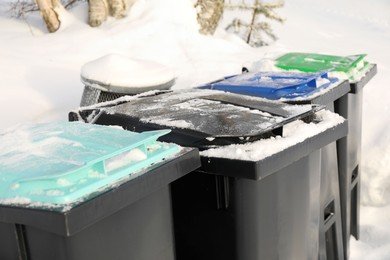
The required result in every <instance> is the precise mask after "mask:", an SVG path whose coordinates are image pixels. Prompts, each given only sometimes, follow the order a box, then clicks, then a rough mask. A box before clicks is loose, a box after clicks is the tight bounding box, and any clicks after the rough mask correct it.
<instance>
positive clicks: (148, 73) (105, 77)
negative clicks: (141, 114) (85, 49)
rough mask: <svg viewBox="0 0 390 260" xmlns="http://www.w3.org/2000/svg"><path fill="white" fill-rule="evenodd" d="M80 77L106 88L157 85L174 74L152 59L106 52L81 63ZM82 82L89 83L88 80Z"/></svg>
mask: <svg viewBox="0 0 390 260" xmlns="http://www.w3.org/2000/svg"><path fill="white" fill-rule="evenodd" d="M81 77H83V78H84V79H87V80H93V81H95V82H99V84H100V87H101V88H103V89H104V90H107V89H108V88H110V86H115V87H124V88H142V87H149V86H158V85H162V84H165V83H167V82H169V81H172V80H173V79H174V78H175V74H174V71H173V70H172V69H170V68H169V67H167V66H164V65H162V64H159V63H157V62H154V61H148V60H139V59H130V58H127V57H126V56H123V55H119V54H108V55H105V56H103V57H101V58H98V59H96V60H93V61H90V62H87V63H86V64H85V65H83V66H82V67H81ZM84 83H85V84H86V85H91V84H90V83H89V82H88V81H85V82H84ZM98 87H99V86H98Z"/></svg>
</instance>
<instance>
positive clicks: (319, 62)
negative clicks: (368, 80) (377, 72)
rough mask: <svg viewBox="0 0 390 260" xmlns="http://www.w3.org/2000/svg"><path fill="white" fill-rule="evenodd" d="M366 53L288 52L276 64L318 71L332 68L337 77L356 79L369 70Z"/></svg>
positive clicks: (283, 67) (294, 68)
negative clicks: (338, 54) (365, 59)
mask: <svg viewBox="0 0 390 260" xmlns="http://www.w3.org/2000/svg"><path fill="white" fill-rule="evenodd" d="M365 56H366V54H357V55H350V56H333V55H325V54H318V53H299V52H291V53H287V54H285V55H283V56H281V57H279V58H277V59H276V63H275V65H276V66H277V67H279V68H281V69H285V70H299V71H304V72H318V71H322V70H328V69H332V74H334V73H337V74H336V75H337V77H339V78H343V79H349V80H351V81H355V80H356V78H358V77H360V75H361V74H362V73H364V72H365V71H367V69H368V68H369V63H368V62H366V61H364V57H365Z"/></svg>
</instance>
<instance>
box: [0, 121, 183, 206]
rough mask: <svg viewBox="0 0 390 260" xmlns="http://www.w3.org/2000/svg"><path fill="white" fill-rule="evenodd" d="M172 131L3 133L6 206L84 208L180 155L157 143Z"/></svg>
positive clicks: (0, 150) (36, 129)
mask: <svg viewBox="0 0 390 260" xmlns="http://www.w3.org/2000/svg"><path fill="white" fill-rule="evenodd" d="M169 132H170V130H160V131H150V132H143V133H134V132H130V131H125V130H123V129H120V128H118V127H108V126H99V125H91V124H85V123H80V122H72V123H70V122H66V123H52V124H42V125H34V126H25V127H22V128H20V129H17V130H16V131H12V132H8V133H0V204H7V205H15V204H27V205H28V206H31V207H35V206H37V207H40V206H41V205H43V206H45V205H47V204H48V205H52V204H54V205H64V204H78V203H80V202H82V201H85V200H86V199H88V198H90V197H92V196H91V195H92V194H98V193H99V192H102V191H103V190H105V188H106V187H110V186H112V185H116V184H118V181H120V180H123V179H125V178H130V177H131V176H136V175H137V174H135V173H140V172H141V170H142V169H145V168H147V167H149V166H151V165H152V164H154V163H156V162H159V161H161V160H162V159H164V158H166V157H167V156H170V155H172V154H175V153H176V152H177V151H178V149H179V148H178V146H177V145H174V144H166V143H160V142H157V141H156V140H157V138H158V137H160V136H162V135H165V134H167V133H169Z"/></svg>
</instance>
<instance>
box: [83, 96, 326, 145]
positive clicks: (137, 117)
mask: <svg viewBox="0 0 390 260" xmlns="http://www.w3.org/2000/svg"><path fill="white" fill-rule="evenodd" d="M320 109H322V107H321V106H317V105H311V104H309V105H301V106H296V105H289V104H284V103H279V102H272V101H270V100H266V99H262V98H256V97H250V96H243V95H237V94H232V93H226V92H221V91H212V90H186V91H175V92H168V93H161V92H160V93H157V94H152V95H150V96H145V95H143V96H139V97H135V98H134V99H132V100H131V101H128V102H125V103H123V104H119V105H113V106H109V107H104V106H103V107H93V108H91V109H89V108H84V109H81V110H80V111H79V116H81V117H82V118H84V120H86V121H88V122H93V123H96V124H104V125H120V126H122V127H124V128H125V129H128V130H131V131H137V132H141V131H145V130H151V129H161V128H171V129H172V133H171V134H169V135H166V136H164V137H162V138H163V139H162V140H164V141H168V142H175V143H177V144H180V145H183V146H190V147H198V148H200V149H207V148H210V147H215V146H220V145H228V144H232V143H245V142H250V141H253V140H257V139H261V138H265V137H270V136H274V135H281V134H282V129H283V125H285V124H287V123H289V122H291V121H294V120H297V119H303V118H308V117H310V116H311V115H312V114H313V113H314V112H316V111H318V110H320Z"/></svg>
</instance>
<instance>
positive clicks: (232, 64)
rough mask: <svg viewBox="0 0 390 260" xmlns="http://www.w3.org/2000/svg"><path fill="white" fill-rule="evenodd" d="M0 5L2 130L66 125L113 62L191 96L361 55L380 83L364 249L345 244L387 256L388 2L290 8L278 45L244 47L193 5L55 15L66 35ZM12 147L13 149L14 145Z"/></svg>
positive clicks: (150, 0) (176, 1)
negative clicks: (215, 84)
mask: <svg viewBox="0 0 390 260" xmlns="http://www.w3.org/2000/svg"><path fill="white" fill-rule="evenodd" d="M9 1H13V0H7V1H1V2H0V90H1V94H0V118H1V120H0V129H2V130H4V129H6V128H9V127H15V125H17V124H24V123H26V122H33V123H36V122H51V121H64V120H67V113H68V112H69V111H70V110H73V109H75V108H77V106H78V104H79V103H80V99H81V93H82V90H83V84H82V83H81V81H80V72H81V67H82V66H83V65H84V64H86V63H87V62H90V61H92V60H95V59H98V58H99V57H103V56H105V55H107V54H110V53H113V52H115V53H117V54H119V55H123V56H125V57H128V58H129V59H140V60H150V61H154V62H158V63H160V64H163V65H165V66H168V67H170V68H172V69H173V70H174V71H175V73H176V76H177V81H176V85H175V86H174V88H176V89H180V88H189V87H193V86H197V85H200V84H204V83H207V82H211V81H214V80H216V79H218V78H221V77H223V76H227V75H233V74H238V73H240V72H241V66H242V65H246V64H251V63H253V62H255V61H259V60H264V59H265V61H266V62H264V63H263V64H262V66H263V70H270V69H271V68H272V61H271V60H270V59H271V58H273V57H275V56H279V55H281V54H283V53H285V52H317V53H324V54H331V55H342V56H347V55H353V54H360V53H367V54H368V56H367V57H366V60H368V61H370V62H373V63H377V64H378V75H377V76H375V77H374V79H373V80H371V81H370V82H369V84H368V85H367V86H366V87H365V88H364V108H363V147H362V167H361V168H362V174H361V183H362V187H361V190H362V194H361V203H362V204H361V205H362V206H361V219H360V220H361V225H360V226H361V234H360V240H359V241H355V239H354V238H351V252H350V256H351V257H350V259H351V260H360V259H362V260H363V259H364V260H366V259H373V260H387V259H389V255H390V174H389V169H390V117H389V116H388V115H389V114H390V104H389V101H388V99H389V98H388V95H389V94H390V92H389V82H390V52H389V46H390V16H389V10H390V2H389V1H388V0H375V1H354V0H344V1H337V0H318V1H315V2H313V1H308V0H295V1H291V0H286V1H285V2H286V3H285V7H283V8H281V9H279V10H277V11H278V13H280V14H281V15H282V16H284V17H285V18H286V22H285V23H284V24H283V25H281V24H278V23H274V24H273V28H274V32H275V34H276V35H277V36H278V37H279V40H278V41H276V42H275V43H273V44H271V45H270V46H267V47H263V48H258V49H254V48H250V47H248V46H247V45H246V44H245V43H244V42H243V41H241V40H240V39H239V38H237V37H236V36H234V35H231V34H227V33H225V32H224V31H223V30H222V29H223V28H224V26H225V25H226V24H227V23H228V22H230V21H231V18H234V13H232V12H226V13H225V19H224V22H223V24H221V26H220V28H219V29H218V30H217V32H216V34H215V36H204V35H199V34H198V33H197V29H198V26H197V24H196V18H195V17H196V11H195V10H194V9H193V8H192V2H193V1H192V0H165V1H160V0H137V1H136V2H135V4H134V6H133V8H132V9H131V10H130V11H129V13H128V16H127V18H125V19H122V20H115V19H112V18H111V19H109V20H108V21H107V22H106V23H104V24H103V25H102V26H101V27H98V28H90V27H89V26H88V25H87V24H86V20H87V8H86V3H81V4H79V5H77V6H76V7H75V8H74V9H72V10H71V11H63V12H62V14H61V20H62V28H61V29H60V30H59V31H58V32H56V33H55V34H48V33H47V30H46V28H45V26H44V24H43V22H42V20H41V18H40V17H39V14H38V13H29V14H26V15H25V17H26V19H25V20H23V19H21V20H17V19H12V18H10V17H9V14H7V13H6V12H5V11H6V9H7V8H8V6H7V3H8V2H9ZM15 145H17V140H15Z"/></svg>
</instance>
